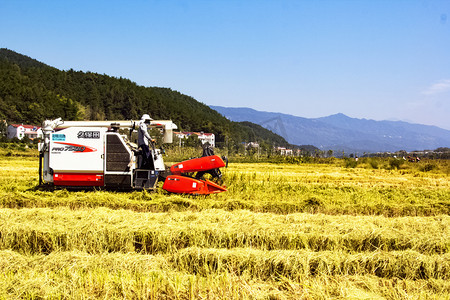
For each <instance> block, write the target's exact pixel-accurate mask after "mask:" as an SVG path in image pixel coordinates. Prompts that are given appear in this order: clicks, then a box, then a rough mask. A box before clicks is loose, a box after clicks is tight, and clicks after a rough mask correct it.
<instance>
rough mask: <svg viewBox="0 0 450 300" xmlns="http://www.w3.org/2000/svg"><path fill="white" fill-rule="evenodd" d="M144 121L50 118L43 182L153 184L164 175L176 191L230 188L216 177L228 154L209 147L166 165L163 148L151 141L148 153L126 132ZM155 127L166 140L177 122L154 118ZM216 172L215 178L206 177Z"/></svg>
mask: <svg viewBox="0 0 450 300" xmlns="http://www.w3.org/2000/svg"><path fill="white" fill-rule="evenodd" d="M138 123H139V121H63V120H62V119H61V118H59V119H56V120H46V121H44V122H43V125H42V131H43V133H44V139H43V141H42V142H41V143H40V144H39V151H40V155H39V183H40V184H41V185H47V186H53V187H63V188H86V187H98V188H107V189H112V190H131V189H136V190H143V189H145V190H153V189H155V188H157V184H158V182H159V181H164V184H163V186H162V188H163V189H165V190H167V191H169V192H172V193H184V194H212V193H220V192H223V191H226V188H225V187H223V186H221V185H220V184H218V183H217V182H214V180H216V181H217V180H219V179H220V177H221V173H220V170H219V169H220V168H222V167H224V166H225V163H224V160H223V159H222V158H221V157H219V156H217V155H214V153H213V151H212V149H210V148H205V149H204V151H203V156H202V157H199V158H195V159H191V160H187V161H183V162H181V163H178V164H175V165H173V166H172V167H171V168H170V169H167V168H166V166H165V165H164V161H163V156H162V151H161V149H157V148H156V147H154V145H152V146H153V147H152V149H151V150H150V151H151V155H150V156H149V159H147V160H145V159H144V158H143V153H142V150H141V149H139V148H138V147H137V145H136V144H134V143H132V142H131V141H130V140H129V138H128V136H127V134H121V133H120V129H128V130H129V132H130V136H131V132H132V131H133V130H134V129H135V128H136V127H137V125H138ZM150 127H152V128H158V129H160V130H161V131H162V133H163V143H172V131H173V130H174V129H177V126H176V125H175V124H174V123H173V122H172V121H170V120H152V121H151V123H150ZM207 173H209V174H211V176H210V177H211V178H210V179H211V180H208V179H206V178H205V177H204V175H205V174H207Z"/></svg>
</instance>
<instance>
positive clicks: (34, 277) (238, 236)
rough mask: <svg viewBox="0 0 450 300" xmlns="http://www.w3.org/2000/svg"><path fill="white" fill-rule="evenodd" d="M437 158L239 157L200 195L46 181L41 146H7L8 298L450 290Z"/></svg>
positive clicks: (404, 294) (3, 227) (1, 217)
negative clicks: (407, 164)
mask: <svg viewBox="0 0 450 300" xmlns="http://www.w3.org/2000/svg"><path fill="white" fill-rule="evenodd" d="M424 163H426V162H424ZM433 164H439V167H437V168H433V170H431V171H420V169H418V168H416V167H411V168H401V169H392V170H387V169H382V168H380V169H373V168H370V167H367V166H364V165H361V166H358V167H356V168H346V167H345V166H344V165H343V164H339V163H330V164H270V163H230V165H229V167H228V169H226V170H223V173H224V182H225V183H226V185H227V186H228V189H229V191H228V192H226V193H221V194H217V195H211V196H208V197H203V196H202V197H193V196H185V195H172V194H168V193H166V192H164V191H162V190H159V191H156V192H154V193H150V192H137V191H136V192H129V193H124V192H112V191H102V190H94V191H66V190H55V191H45V190H39V189H37V188H36V185H37V183H38V175H37V168H38V160H37V158H36V157H35V156H33V155H19V156H14V155H9V156H7V155H5V153H0V173H1V177H0V299H3V298H4V299H19V298H20V299H22V298H25V299H40V298H64V299H65V298H76V299H80V298H82V299H86V298H90V299H93V298H95V299H97V298H100V299H124V298H125V299H450V181H449V177H448V176H449V174H448V171H446V170H448V162H445V161H441V162H433Z"/></svg>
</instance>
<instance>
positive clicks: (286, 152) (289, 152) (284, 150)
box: [277, 147, 294, 156]
mask: <svg viewBox="0 0 450 300" xmlns="http://www.w3.org/2000/svg"><path fill="white" fill-rule="evenodd" d="M277 151H279V152H280V155H286V156H288V155H291V156H292V155H293V154H294V153H293V151H292V149H287V148H285V147H277Z"/></svg>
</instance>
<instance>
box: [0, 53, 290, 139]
mask: <svg viewBox="0 0 450 300" xmlns="http://www.w3.org/2000/svg"><path fill="white" fill-rule="evenodd" d="M144 113H150V115H151V116H152V117H153V118H154V119H171V120H173V121H174V122H175V124H177V125H178V127H179V129H180V130H182V131H204V132H212V133H214V134H215V135H216V141H217V142H218V143H222V144H224V145H225V144H226V145H238V144H240V143H242V142H250V141H254V142H260V143H261V142H263V143H267V144H270V145H277V146H289V144H288V143H287V142H286V140H285V139H284V138H282V137H281V136H279V135H276V134H274V133H273V132H271V131H269V130H267V129H265V128H263V127H261V126H259V125H256V124H253V123H248V122H232V121H229V120H228V119H226V118H225V117H224V116H222V115H221V114H219V113H218V112H216V111H214V110H212V109H211V108H209V107H208V106H207V105H205V104H203V103H200V102H198V101H197V100H195V99H194V98H192V97H189V96H187V95H184V94H182V93H180V92H177V91H173V90H171V89H169V88H159V87H143V86H139V85H137V84H136V83H134V82H132V81H130V80H128V79H125V78H115V77H111V76H108V75H101V74H97V73H91V72H86V73H85V72H81V71H74V70H72V69H71V70H69V71H61V70H58V69H56V68H53V67H50V66H48V65H46V64H43V63H41V62H38V61H36V60H34V59H32V58H29V57H27V56H24V55H21V54H19V53H16V52H14V51H11V50H8V49H4V48H3V49H0V118H1V119H3V120H7V121H8V122H9V123H14V122H17V123H27V124H40V123H41V122H42V121H43V120H45V119H54V118H58V117H62V118H63V119H64V120H115V119H127V120H129V119H140V117H141V116H142V114H144Z"/></svg>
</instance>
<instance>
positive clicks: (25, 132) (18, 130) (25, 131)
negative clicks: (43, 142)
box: [7, 124, 42, 140]
mask: <svg viewBox="0 0 450 300" xmlns="http://www.w3.org/2000/svg"><path fill="white" fill-rule="evenodd" d="M25 136H28V138H29V139H30V140H34V139H36V138H42V130H41V127H38V126H34V125H24V124H10V125H9V126H8V136H7V137H8V139H12V138H15V137H16V138H18V139H19V140H21V139H23V138H24V137H25Z"/></svg>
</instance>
